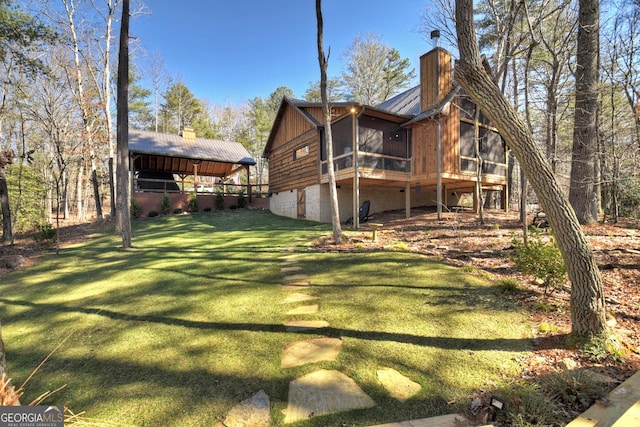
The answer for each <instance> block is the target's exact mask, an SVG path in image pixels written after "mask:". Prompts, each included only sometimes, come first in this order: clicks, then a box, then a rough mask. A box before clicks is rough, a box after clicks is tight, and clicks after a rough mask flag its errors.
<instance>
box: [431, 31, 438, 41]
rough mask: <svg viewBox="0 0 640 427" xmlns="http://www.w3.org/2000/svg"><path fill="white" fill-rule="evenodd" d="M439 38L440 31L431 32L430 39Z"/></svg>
mask: <svg viewBox="0 0 640 427" xmlns="http://www.w3.org/2000/svg"><path fill="white" fill-rule="evenodd" d="M439 37H440V30H433V31H431V38H432V39H437V38H439Z"/></svg>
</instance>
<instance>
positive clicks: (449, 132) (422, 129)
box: [412, 107, 460, 177]
mask: <svg viewBox="0 0 640 427" xmlns="http://www.w3.org/2000/svg"><path fill="white" fill-rule="evenodd" d="M436 120H439V121H440V136H441V141H442V172H443V173H452V174H457V173H459V172H460V149H459V146H458V139H459V137H460V124H459V123H460V113H459V111H458V109H457V108H455V107H452V108H451V109H450V112H449V114H448V115H446V116H445V115H440V116H438V117H437V119H436ZM436 141H437V126H436V124H435V122H434V121H433V120H429V119H427V120H423V121H421V122H420V123H418V124H416V125H415V126H414V127H413V142H412V147H413V148H412V155H413V176H414V177H429V176H431V177H435V176H436V173H437V171H438V166H437V163H436V161H437V157H436Z"/></svg>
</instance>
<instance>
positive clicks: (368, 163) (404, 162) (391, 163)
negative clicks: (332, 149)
mask: <svg viewBox="0 0 640 427" xmlns="http://www.w3.org/2000/svg"><path fill="white" fill-rule="evenodd" d="M333 166H334V169H335V171H336V172H338V171H341V170H345V169H353V155H352V154H351V153H347V154H342V155H340V156H336V157H334V159H333ZM358 167H359V168H369V169H374V170H378V171H383V170H385V171H393V172H406V173H411V159H407V158H404V157H396V156H388V155H384V154H377V153H365V152H360V153H358ZM322 173H323V174H326V173H327V161H326V160H325V161H323V162H322Z"/></svg>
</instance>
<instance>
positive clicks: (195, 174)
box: [193, 160, 200, 199]
mask: <svg viewBox="0 0 640 427" xmlns="http://www.w3.org/2000/svg"><path fill="white" fill-rule="evenodd" d="M199 164H200V160H194V161H193V192H194V193H195V195H196V199H197V198H198V165H199Z"/></svg>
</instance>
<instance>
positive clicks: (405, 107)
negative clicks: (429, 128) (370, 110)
mask: <svg viewBox="0 0 640 427" xmlns="http://www.w3.org/2000/svg"><path fill="white" fill-rule="evenodd" d="M376 108H379V109H382V110H387V111H389V112H391V113H395V114H402V115H408V116H416V115H418V114H420V86H419V85H418V86H416V87H413V88H411V89H409V90H406V91H404V92H402V93H400V94H398V95H396V96H394V97H393V98H389V99H387V100H386V101H384V102H383V103H382V104H378V105H377V106H376Z"/></svg>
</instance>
